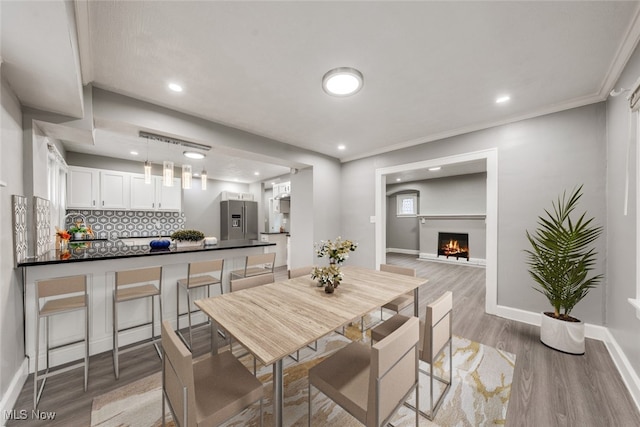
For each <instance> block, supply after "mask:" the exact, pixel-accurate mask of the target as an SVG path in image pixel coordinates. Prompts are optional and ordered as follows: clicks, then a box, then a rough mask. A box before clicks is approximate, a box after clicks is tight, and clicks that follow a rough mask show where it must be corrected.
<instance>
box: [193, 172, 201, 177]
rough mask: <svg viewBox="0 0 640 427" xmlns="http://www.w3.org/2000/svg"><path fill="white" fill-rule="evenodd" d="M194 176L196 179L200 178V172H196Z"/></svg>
mask: <svg viewBox="0 0 640 427" xmlns="http://www.w3.org/2000/svg"><path fill="white" fill-rule="evenodd" d="M192 175H193V176H195V177H196V178H197V177H199V176H200V174H199V173H198V172H194V173H193V174H192Z"/></svg>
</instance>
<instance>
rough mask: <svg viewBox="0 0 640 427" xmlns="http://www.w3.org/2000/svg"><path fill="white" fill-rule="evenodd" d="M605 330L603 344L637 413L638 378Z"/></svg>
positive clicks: (639, 385) (639, 388) (609, 332)
mask: <svg viewBox="0 0 640 427" xmlns="http://www.w3.org/2000/svg"><path fill="white" fill-rule="evenodd" d="M604 329H605V339H603V340H602V341H604V344H605V345H606V346H607V350H609V354H610V355H611V358H612V359H613V363H615V365H616V367H617V368H618V372H620V375H621V376H622V381H624V384H625V385H626V386H627V390H629V393H630V394H631V398H632V399H633V401H634V402H635V404H636V407H637V408H638V411H640V377H639V376H638V373H637V372H636V371H635V370H634V369H633V367H632V366H631V362H629V359H628V358H627V356H626V355H625V354H624V351H622V348H621V347H620V345H619V344H618V341H616V339H615V338H614V336H613V334H611V331H610V330H609V329H608V328H604Z"/></svg>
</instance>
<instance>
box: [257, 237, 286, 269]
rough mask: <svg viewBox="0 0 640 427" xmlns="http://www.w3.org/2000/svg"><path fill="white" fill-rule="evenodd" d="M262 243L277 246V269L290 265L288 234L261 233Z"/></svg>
mask: <svg viewBox="0 0 640 427" xmlns="http://www.w3.org/2000/svg"><path fill="white" fill-rule="evenodd" d="M260 241H261V242H270V243H275V244H276V249H275V253H276V261H275V266H276V267H282V266H283V265H288V264H287V260H288V258H289V255H288V246H287V234H286V233H260Z"/></svg>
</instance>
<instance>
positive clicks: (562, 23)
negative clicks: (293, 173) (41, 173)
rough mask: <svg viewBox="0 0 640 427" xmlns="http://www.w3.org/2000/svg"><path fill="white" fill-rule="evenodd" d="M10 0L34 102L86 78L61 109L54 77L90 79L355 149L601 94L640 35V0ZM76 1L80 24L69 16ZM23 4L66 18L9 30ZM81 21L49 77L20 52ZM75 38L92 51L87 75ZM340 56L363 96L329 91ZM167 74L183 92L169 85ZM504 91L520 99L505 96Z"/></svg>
mask: <svg viewBox="0 0 640 427" xmlns="http://www.w3.org/2000/svg"><path fill="white" fill-rule="evenodd" d="M7 3H11V2H6V1H3V2H1V3H0V5H1V7H2V24H3V25H2V36H3V39H2V57H3V60H4V63H3V65H2V66H3V67H8V68H15V70H16V71H15V72H13V73H11V74H10V75H9V76H8V78H9V82H10V84H11V85H12V87H13V88H14V90H15V91H16V94H17V95H18V97H19V98H20V99H21V101H23V103H25V104H28V105H32V106H36V107H38V108H42V109H48V110H52V111H58V112H63V113H65V112H66V114H69V115H76V114H75V112H76V111H77V101H78V95H77V88H67V89H65V90H66V91H67V96H56V97H55V102H57V103H64V102H67V103H68V105H66V106H62V107H61V106H59V105H57V104H56V103H55V102H54V100H51V99H49V98H51V97H49V96H47V95H48V94H49V92H48V91H47V90H46V88H50V87H52V82H53V81H54V80H65V79H66V80H68V79H69V78H71V79H73V78H74V76H78V75H81V76H82V81H83V83H84V84H87V83H92V84H93V85H94V86H97V87H100V88H103V89H107V90H110V91H114V92H117V93H121V94H124V95H128V96H131V97H134V98H138V99H141V100H145V101H149V102H152V103H155V104H158V105H162V106H165V107H168V108H172V109H175V110H178V111H181V112H185V113H188V114H192V115H194V116H198V117H202V118H205V119H208V120H211V121H214V122H218V123H222V124H226V125H229V126H232V127H236V128H239V129H243V130H246V131H249V132H252V133H255V134H258V135H262V136H266V137H270V138H273V139H276V140H279V141H282V142H285V143H289V144H292V145H296V146H299V147H303V148H306V149H310V150H314V151H317V152H320V153H323V154H326V155H329V156H333V157H337V158H340V159H341V160H342V161H349V160H352V159H356V158H361V157H365V156H368V155H371V154H376V153H381V152H385V151H389V150H392V149H396V148H400V147H404V146H410V145H415V144H419V143H423V142H428V141H432V140H436V139H441V138H443V137H447V136H451V135H456V134H460V133H465V132H469V131H473V130H477V129H482V128H487V127H490V126H494V125H497V124H502V123H508V122H511V121H515V120H519V119H522V118H526V117H533V116H536V115H541V114H546V113H550V112H554V111H559V110H562V109H566V108H572V107H576V106H580V105H586V104H589V103H593V102H598V101H603V100H605V99H606V97H607V94H608V92H609V91H610V90H611V89H612V88H613V84H614V83H615V81H616V80H617V78H618V76H619V74H620V72H621V70H622V69H623V67H624V65H625V63H626V61H627V60H628V58H629V56H630V54H631V53H632V52H633V49H634V48H635V46H636V44H637V41H638V38H639V36H640V25H638V23H637V21H638V11H639V5H640V3H639V2H635V1H634V2H616V1H603V2H597V1H588V2H584V1H583V2H559V1H555V2H535V1H534V2H526V1H518V2H488V1H474V2H393V1H388V2H382V1H380V2H333V1H317V2H270V1H258V2H214V1H210V2H202V1H201V2H190V1H166V2H153V1H135V2H133V1H131V2H123V1H89V2H87V1H85V0H83V1H76V2H75V3H73V4H71V3H63V2H60V1H55V2H19V3H22V4H23V6H22V9H21V10H20V13H18V11H16V10H14V9H20V8H18V7H15V5H13V6H14V7H13V8H9V7H7ZM25 3H26V5H24V4H25ZM50 4H53V5H56V6H52V5H50ZM70 4H71V5H72V6H71V7H74V9H75V21H64V20H63V19H62V16H63V14H62V12H61V8H62V9H64V10H68V8H69V7H70V6H69V5H70ZM45 5H49V6H46V7H45ZM24 9H27V10H29V11H31V12H30V13H31V14H34V13H37V14H39V15H47V14H49V13H50V10H51V9H53V12H51V15H52V17H53V18H55V19H53V18H52V19H50V20H49V25H48V27H47V29H44V28H38V27H34V26H33V25H30V28H31V33H36V34H35V35H33V34H32V35H31V36H29V37H26V36H25V30H24V29H23V28H16V26H15V25H13V26H12V27H11V28H9V27H7V28H5V24H6V23H7V22H9V21H10V20H11V22H13V21H12V19H14V18H15V17H16V16H17V17H19V18H20V19H21V20H34V19H35V18H30V17H29V14H28V13H27V12H25V11H24ZM7 12H9V13H7ZM54 12H55V13H54ZM8 15H9V16H8ZM25 15H26V16H25ZM36 22H37V21H36ZM52 26H53V27H52ZM75 26H77V33H78V45H77V46H74V44H73V43H71V44H70V43H69V41H68V40H67V42H66V43H58V46H49V45H47V46H46V49H47V51H51V52H56V50H60V51H61V59H60V60H59V61H55V60H52V62H54V63H55V65H56V67H49V66H48V64H47V67H44V68H45V69H46V70H47V71H48V75H46V76H44V77H42V76H40V75H32V73H30V70H31V68H33V65H32V64H28V63H27V62H26V60H24V59H23V60H22V62H20V56H21V55H20V52H23V51H28V50H29V49H30V50H29V51H30V52H31V51H33V49H37V46H38V43H35V40H38V39H37V37H36V39H35V40H33V38H34V37H35V36H37V35H38V34H37V33H38V31H40V33H41V36H43V37H48V35H49V34H54V35H58V36H59V35H61V34H63V33H64V32H65V31H69V27H75ZM58 27H61V28H58ZM49 28H54V30H49ZM50 31H53V32H52V33H50ZM31 33H30V34H31ZM41 49H43V48H42V47H41ZM65 49H66V50H67V52H63V51H64V50H65ZM69 50H70V51H71V52H72V53H73V52H79V54H78V53H77V55H78V56H79V59H80V64H81V69H80V70H81V72H80V70H78V67H77V64H73V61H71V60H69V58H68V56H69ZM35 53H37V52H35ZM35 53H33V52H32V53H31V55H34V54H35ZM23 56H24V55H23ZM36 56H37V55H36ZM74 66H75V68H74ZM342 66H350V67H355V68H357V69H359V70H360V71H361V72H362V73H363V75H364V80H365V84H364V88H363V89H362V90H361V91H360V92H359V93H358V94H356V95H354V96H353V97H347V98H335V97H331V96H329V95H327V94H325V93H324V92H323V90H322V88H321V80H322V76H323V75H324V74H325V73H326V72H327V71H328V70H329V69H332V68H335V67H342ZM21 67H23V68H24V69H21ZM58 68H61V69H62V70H58ZM169 82H177V83H180V84H182V85H183V87H184V92H182V93H180V94H176V93H172V92H170V91H169V90H167V87H166V85H167V83H169ZM503 94H509V95H510V96H511V100H510V101H509V102H507V103H504V104H496V103H495V102H494V100H495V99H496V97H498V96H500V95H503ZM111 137H114V135H111ZM104 139H105V138H101V137H100V133H99V132H98V133H97V134H96V146H95V147H94V148H93V149H92V150H93V151H94V152H100V150H103V151H106V152H108V142H105V141H104ZM110 140H113V138H111V139H110ZM124 143H125V144H126V138H125V141H124ZM339 144H344V145H346V147H347V148H346V150H344V151H339V150H338V149H337V146H338V145H339ZM253 166H255V165H248V166H246V167H247V168H251V167H253ZM239 167H243V166H239ZM279 167H282V166H279Z"/></svg>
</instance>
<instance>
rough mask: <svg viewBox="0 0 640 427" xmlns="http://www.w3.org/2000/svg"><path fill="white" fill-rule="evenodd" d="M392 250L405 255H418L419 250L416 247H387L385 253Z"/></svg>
mask: <svg viewBox="0 0 640 427" xmlns="http://www.w3.org/2000/svg"><path fill="white" fill-rule="evenodd" d="M389 252H394V253H398V254H405V255H419V254H420V251H419V250H418V249H400V248H387V253H389Z"/></svg>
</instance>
